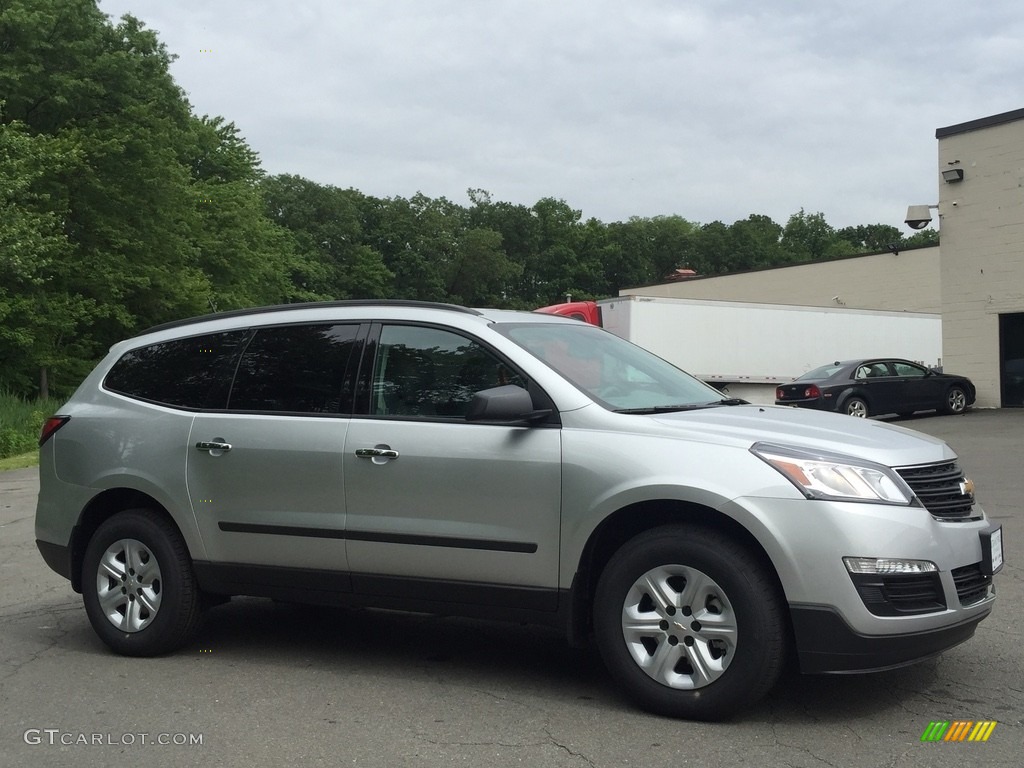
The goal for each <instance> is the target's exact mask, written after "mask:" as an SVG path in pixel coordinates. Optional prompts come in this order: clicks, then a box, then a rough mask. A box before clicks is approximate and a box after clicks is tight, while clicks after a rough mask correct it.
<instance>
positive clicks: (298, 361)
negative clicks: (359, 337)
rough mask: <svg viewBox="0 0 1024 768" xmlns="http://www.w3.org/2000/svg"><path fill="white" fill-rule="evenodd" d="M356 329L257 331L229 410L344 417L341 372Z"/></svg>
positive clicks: (346, 403) (346, 404)
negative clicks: (330, 414)
mask: <svg viewBox="0 0 1024 768" xmlns="http://www.w3.org/2000/svg"><path fill="white" fill-rule="evenodd" d="M358 330H359V326H358V325H294V326H287V327H284V328H261V329H260V330H258V331H257V332H256V335H255V336H254V337H253V340H252V341H251V342H250V343H249V345H248V346H247V347H246V348H245V353H244V354H243V355H242V359H241V361H240V362H239V364H238V373H237V374H236V375H235V383H234V386H232V388H231V399H230V400H229V401H228V407H229V408H231V409H232V410H238V411H286V412H291V413H348V412H350V411H351V398H352V394H351V392H350V391H347V389H348V388H347V387H345V386H344V377H345V368H346V366H347V365H348V360H349V356H350V355H351V354H352V350H353V349H354V348H355V338H356V333H357V331H358Z"/></svg>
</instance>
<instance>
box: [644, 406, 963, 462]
mask: <svg viewBox="0 0 1024 768" xmlns="http://www.w3.org/2000/svg"><path fill="white" fill-rule="evenodd" d="M643 418H648V419H653V420H654V421H656V422H658V423H659V424H660V425H662V426H666V427H670V428H672V430H673V431H674V432H676V434H677V435H678V436H679V437H686V438H688V439H693V440H702V441H707V442H713V443H718V444H722V443H724V442H733V443H734V444H735V445H736V446H737V447H740V446H742V447H745V448H749V447H750V446H751V445H753V444H754V443H774V444H776V445H787V446H791V447H794V448H804V449H806V450H812V451H813V450H820V451H826V452H828V453H842V454H846V455H847V456H854V457H857V458H860V459H866V460H868V461H873V462H876V463H880V464H886V465H888V466H890V467H902V466H908V465H913V464H928V463H931V462H937V461H949V460H951V459H955V458H956V454H955V453H953V451H952V449H951V448H950V447H949V446H948V445H946V443H945V442H943V441H942V440H939V439H938V438H935V437H931V436H930V435H925V434H922V433H920V432H915V431H913V430H910V429H906V428H904V427H898V426H895V425H892V424H885V423H884V422H879V421H872V420H870V419H858V418H854V417H852V416H846V415H843V414H835V413H822V412H819V411H813V410H809V409H803V408H788V407H784V406H774V405H734V406H719V407H714V408H704V409H700V410H695V411H680V412H677V413H665V414H659V415H657V416H647V417H643Z"/></svg>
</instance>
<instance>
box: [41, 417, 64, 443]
mask: <svg viewBox="0 0 1024 768" xmlns="http://www.w3.org/2000/svg"><path fill="white" fill-rule="evenodd" d="M70 420H71V417H70V416H51V417H50V418H48V419H47V420H46V422H45V423H44V424H43V429H42V431H41V432H40V433H39V446H40V447H42V445H43V443H45V442H46V441H47V440H49V439H50V438H51V437H53V433H54V432H56V431H57V430H58V429H60V428H61V427H63V426H64V425H65V424H67V423H68V422H69V421H70Z"/></svg>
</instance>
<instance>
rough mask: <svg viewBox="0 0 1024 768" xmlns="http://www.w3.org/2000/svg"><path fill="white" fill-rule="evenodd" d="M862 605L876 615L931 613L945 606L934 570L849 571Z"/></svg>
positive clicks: (939, 583)
mask: <svg viewBox="0 0 1024 768" xmlns="http://www.w3.org/2000/svg"><path fill="white" fill-rule="evenodd" d="M850 578H852V579H853V584H854V586H855V587H856V588H857V593H858V594H859V595H860V599H861V600H863V601H864V606H865V607H866V608H867V609H868V610H869V611H871V613H873V614H875V615H876V616H905V615H907V614H917V613H933V612H935V611H942V610H945V608H946V600H945V598H944V597H943V594H942V582H941V581H940V580H939V574H937V573H920V574H892V575H885V576H882V575H878V574H862V573H857V574H853V573H851V574H850Z"/></svg>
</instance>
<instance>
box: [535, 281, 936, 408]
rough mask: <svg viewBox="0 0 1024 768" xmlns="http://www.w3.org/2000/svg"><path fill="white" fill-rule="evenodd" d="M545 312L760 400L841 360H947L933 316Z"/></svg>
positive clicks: (721, 304) (614, 303)
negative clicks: (599, 329)
mask: <svg viewBox="0 0 1024 768" xmlns="http://www.w3.org/2000/svg"><path fill="white" fill-rule="evenodd" d="M537 311H538V312H546V313H549V314H555V315H563V316H567V317H575V318H576V319H578V320H582V321H583V322H588V323H591V324H593V325H599V326H603V327H604V328H606V329H607V330H609V331H611V332H612V333H614V334H616V335H617V336H621V337H622V338H624V339H626V340H628V341H631V342H633V343H634V344H637V345H639V346H641V347H644V348H646V349H648V350H650V351H651V352H654V353H655V354H656V355H658V356H660V357H662V358H664V359H665V360H668V361H669V362H670V363H672V364H674V365H676V366H677V367H679V368H682V369H683V370H685V371H687V372H689V373H691V374H693V375H694V376H696V377H697V378H699V379H703V380H704V381H706V382H708V383H710V384H713V385H715V386H716V387H719V388H726V389H728V391H729V393H730V394H731V395H733V396H736V397H743V398H745V399H747V400H750V401H752V402H774V392H775V385H777V384H782V383H785V382H788V381H792V380H793V379H795V378H796V377H797V376H800V375H801V374H803V373H806V372H807V371H809V370H811V369H812V368H816V367H818V366H820V365H824V364H826V363H829V362H832V361H836V360H853V359H857V358H861V357H864V358H867V357H900V358H904V359H906V360H912V361H915V362H918V363H921V364H922V365H926V366H928V367H931V368H941V365H942V319H941V317H940V316H939V315H938V314H932V313H924V312H892V311H881V310H871V309H847V308H845V307H807V306H799V305H792V304H756V303H748V302H738V301H711V300H704V299H670V298H665V297H656V296H618V297H614V298H609V299H601V300H599V301H574V302H566V303H564V304H556V305H554V306H550V307H543V308H541V309H538V310H537Z"/></svg>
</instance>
